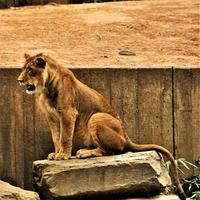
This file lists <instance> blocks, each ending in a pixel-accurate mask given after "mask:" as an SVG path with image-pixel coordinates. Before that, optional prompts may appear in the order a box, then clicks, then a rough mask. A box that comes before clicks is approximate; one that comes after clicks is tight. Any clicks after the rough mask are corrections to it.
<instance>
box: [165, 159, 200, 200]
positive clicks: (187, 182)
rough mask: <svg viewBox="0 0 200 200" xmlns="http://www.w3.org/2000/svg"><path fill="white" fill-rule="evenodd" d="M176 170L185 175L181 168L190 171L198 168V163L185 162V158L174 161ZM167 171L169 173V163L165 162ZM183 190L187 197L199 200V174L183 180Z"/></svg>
mask: <svg viewBox="0 0 200 200" xmlns="http://www.w3.org/2000/svg"><path fill="white" fill-rule="evenodd" d="M176 163H177V166H178V169H179V171H180V172H181V173H183V174H185V173H184V171H183V170H182V168H185V169H187V170H191V167H192V168H199V167H198V166H199V162H195V164H193V163H191V162H188V161H186V159H185V158H179V159H177V160H176ZM166 165H167V169H168V171H169V173H170V172H171V162H170V161H167V162H166ZM182 181H183V185H182V187H183V190H184V191H185V194H186V196H187V197H190V198H191V199H194V200H200V174H199V175H193V176H190V177H187V178H184V179H183V180H182Z"/></svg>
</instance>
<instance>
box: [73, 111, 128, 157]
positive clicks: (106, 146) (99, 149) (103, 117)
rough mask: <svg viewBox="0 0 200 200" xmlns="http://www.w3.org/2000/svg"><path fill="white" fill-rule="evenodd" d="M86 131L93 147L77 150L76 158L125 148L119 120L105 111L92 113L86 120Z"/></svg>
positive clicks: (101, 154)
mask: <svg viewBox="0 0 200 200" xmlns="http://www.w3.org/2000/svg"><path fill="white" fill-rule="evenodd" d="M88 131H89V134H90V136H91V138H92V146H93V147H94V149H81V150H79V151H77V154H76V156H77V158H88V157H96V156H103V155H107V154H113V153H121V152H122V151H123V150H124V148H125V145H126V140H125V137H124V133H123V130H122V127H121V123H120V121H119V120H118V119H116V118H114V117H113V116H111V115H109V114H107V113H96V114H94V115H93V116H92V117H91V118H90V120H89V121H88Z"/></svg>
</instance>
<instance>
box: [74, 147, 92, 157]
mask: <svg viewBox="0 0 200 200" xmlns="http://www.w3.org/2000/svg"><path fill="white" fill-rule="evenodd" d="M76 157H77V158H88V157H91V153H90V150H87V149H80V150H78V151H77V152H76Z"/></svg>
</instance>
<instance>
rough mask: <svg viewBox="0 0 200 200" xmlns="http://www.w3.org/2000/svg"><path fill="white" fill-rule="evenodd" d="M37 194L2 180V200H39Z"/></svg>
mask: <svg viewBox="0 0 200 200" xmlns="http://www.w3.org/2000/svg"><path fill="white" fill-rule="evenodd" d="M39 199H40V198H39V195H38V194H37V193H36V192H31V191H27V190H23V189H21V188H19V187H15V186H12V185H10V184H9V183H6V182H4V181H1V180H0V200H39Z"/></svg>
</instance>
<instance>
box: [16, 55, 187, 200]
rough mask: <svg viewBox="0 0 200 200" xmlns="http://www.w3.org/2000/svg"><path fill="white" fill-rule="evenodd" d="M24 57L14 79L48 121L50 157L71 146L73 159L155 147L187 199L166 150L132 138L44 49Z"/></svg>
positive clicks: (63, 154) (61, 156) (65, 153)
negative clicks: (166, 161) (21, 66)
mask: <svg viewBox="0 0 200 200" xmlns="http://www.w3.org/2000/svg"><path fill="white" fill-rule="evenodd" d="M24 56H25V60H26V61H25V64H24V67H23V68H22V72H21V73H20V75H19V77H18V81H19V83H20V84H21V85H24V86H25V87H26V92H27V93H35V96H36V98H37V102H38V104H39V106H40V108H41V110H42V111H43V113H44V115H45V116H46V119H47V121H48V124H49V127H50V129H51V133H52V140H53V143H54V147H55V152H53V153H50V154H49V155H48V159H49V160H67V159H69V158H70V157H71V155H72V151H76V157H77V158H89V157H94V156H104V155H112V154H120V153H124V152H127V151H132V152H138V151H146V150H156V151H157V152H160V153H162V154H164V155H165V156H167V157H168V158H169V159H170V161H171V163H172V166H173V169H174V170H173V178H174V182H175V185H176V187H177V191H178V194H179V197H180V199H181V200H185V199H186V198H185V194H184V191H183V189H182V187H181V184H180V180H179V177H178V170H177V166H176V162H175V160H174V158H173V156H172V154H171V153H170V152H169V151H168V150H167V149H165V148H163V147H161V146H159V145H155V144H145V145H144V144H143V145H141V144H135V143H133V142H132V141H131V140H130V138H129V137H128V135H127V133H126V131H125V130H124V128H123V124H122V121H121V119H120V117H119V115H118V114H117V112H116V111H115V109H114V108H113V107H112V106H111V105H110V104H109V103H108V101H107V100H106V99H105V98H104V97H103V96H102V95H101V94H100V93H98V92H97V91H95V90H94V89H92V88H90V87H88V86H87V85H85V84H84V83H82V82H80V81H79V80H78V79H77V78H76V77H75V75H74V74H73V73H72V71H70V70H69V69H67V68H66V67H63V66H61V65H59V64H58V63H57V62H56V61H54V60H53V59H52V58H51V57H49V56H47V55H44V54H43V53H40V54H37V55H35V56H30V55H28V54H25V55H24Z"/></svg>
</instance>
